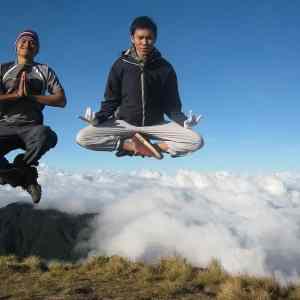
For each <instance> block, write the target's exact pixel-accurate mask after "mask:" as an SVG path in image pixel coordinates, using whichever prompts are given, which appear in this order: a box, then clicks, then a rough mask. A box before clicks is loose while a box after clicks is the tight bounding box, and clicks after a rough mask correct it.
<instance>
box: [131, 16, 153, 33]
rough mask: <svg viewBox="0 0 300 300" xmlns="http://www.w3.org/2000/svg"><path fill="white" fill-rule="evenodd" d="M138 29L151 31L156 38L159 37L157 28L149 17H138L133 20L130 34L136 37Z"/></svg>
mask: <svg viewBox="0 0 300 300" xmlns="http://www.w3.org/2000/svg"><path fill="white" fill-rule="evenodd" d="M137 29H150V30H151V31H152V32H153V34H154V37H155V38H156V37H157V26H156V24H155V23H154V22H153V21H152V19H151V18H149V17H147V16H141V17H137V18H135V19H134V20H133V22H132V23H131V25H130V34H131V35H134V33H135V31H136V30H137Z"/></svg>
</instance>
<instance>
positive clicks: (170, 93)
mask: <svg viewBox="0 0 300 300" xmlns="http://www.w3.org/2000/svg"><path fill="white" fill-rule="evenodd" d="M104 98H105V100H104V101H102V103H101V109H100V111H99V112H98V113H96V117H97V119H98V120H99V122H102V121H104V120H106V119H107V118H109V117H110V116H112V115H113V116H114V117H115V118H117V119H120V120H125V121H126V122H128V123H130V124H132V125H136V126H150V125H157V124H159V123H162V122H163V121H164V114H166V115H167V116H168V117H169V118H170V119H172V120H174V121H175V122H177V123H179V124H183V122H184V120H186V116H185V115H184V114H183V113H182V112H181V101H180V98H179V94H178V87H177V77H176V73H175V71H174V69H173V67H172V66H171V64H170V63H168V62H167V61H166V60H165V59H164V58H162V56H161V55H160V53H159V52H158V51H157V50H156V49H154V51H153V55H152V56H151V58H150V59H149V60H148V61H147V62H146V63H143V62H141V61H139V60H138V59H137V58H136V55H134V50H133V49H128V50H127V51H126V52H123V54H122V56H121V57H120V58H119V59H117V61H116V62H115V63H114V64H113V66H112V68H111V70H110V73H109V77H108V80H107V84H106V89H105V94H104Z"/></svg>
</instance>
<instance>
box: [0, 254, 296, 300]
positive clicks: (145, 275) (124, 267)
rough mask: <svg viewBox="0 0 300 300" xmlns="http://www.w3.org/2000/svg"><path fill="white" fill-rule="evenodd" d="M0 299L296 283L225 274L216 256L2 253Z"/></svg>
mask: <svg viewBox="0 0 300 300" xmlns="http://www.w3.org/2000/svg"><path fill="white" fill-rule="evenodd" d="M0 299H1V300H2V299H9V300H11V299H16V300H81V299H82V300H83V299H84V300H97V299H99V300H100V299H101V300H104V299H106V300H111V299H118V300H121V299H126V300H139V299H140V300H163V299H166V300H167V299H168V300H177V299H181V300H196V299H197V300H199V299H200V300H201V299H203V300H209V299H217V300H252V299H253V300H273V299H276V300H280V299H285V300H286V299H287V300H297V299H300V286H296V285H290V286H288V287H281V286H280V285H279V284H278V283H277V282H276V281H275V280H274V279H272V278H256V277H253V276H247V275H240V276H231V275H230V274H228V273H227V272H225V270H223V268H222V266H221V265H220V263H219V262H218V261H216V260H213V261H212V262H211V263H210V264H209V266H208V267H207V268H205V269H201V268H195V267H193V266H191V265H190V264H189V263H187V262H186V260H184V259H182V258H180V257H170V258H164V259H162V260H161V261H160V262H159V263H157V264H155V265H145V264H143V263H134V262H130V261H129V260H127V259H125V258H122V257H119V256H112V257H92V258H90V259H88V260H87V261H85V262H82V263H78V264H67V263H62V262H50V263H47V264H46V263H45V262H43V261H41V260H40V259H39V258H37V257H28V258H26V259H23V260H21V259H18V258H16V257H14V256H6V257H0Z"/></svg>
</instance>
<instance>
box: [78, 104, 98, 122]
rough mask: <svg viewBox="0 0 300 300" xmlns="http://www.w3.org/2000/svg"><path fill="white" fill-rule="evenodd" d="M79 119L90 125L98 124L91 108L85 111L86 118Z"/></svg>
mask: <svg viewBox="0 0 300 300" xmlns="http://www.w3.org/2000/svg"><path fill="white" fill-rule="evenodd" d="M79 118H80V119H81V120H83V121H85V122H88V123H90V124H94V123H96V121H97V120H96V118H95V113H94V112H93V111H92V109H91V108H90V107H87V108H86V110H85V114H84V117H82V116H79Z"/></svg>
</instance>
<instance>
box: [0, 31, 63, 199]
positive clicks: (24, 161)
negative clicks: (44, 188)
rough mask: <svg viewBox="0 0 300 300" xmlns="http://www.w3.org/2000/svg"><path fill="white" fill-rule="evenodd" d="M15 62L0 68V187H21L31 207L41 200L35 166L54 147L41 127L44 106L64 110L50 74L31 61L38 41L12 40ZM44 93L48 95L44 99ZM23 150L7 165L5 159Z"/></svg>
mask: <svg viewBox="0 0 300 300" xmlns="http://www.w3.org/2000/svg"><path fill="white" fill-rule="evenodd" d="M15 46H16V52H17V59H16V61H15V62H9V63H5V64H1V65H0V184H10V185H11V186H13V187H16V186H21V187H22V188H23V189H24V190H26V191H27V192H28V193H29V194H30V195H31V197H32V200H33V202H34V203H38V202H39V201H40V198H41V186H40V185H39V184H38V182H37V178H38V172H37V169H36V165H37V164H38V161H39V159H40V158H41V157H42V155H44V154H45V153H46V152H47V151H48V150H49V149H51V148H53V147H54V146H55V145H56V143H57V136H56V134H55V132H54V131H52V130H51V128H50V127H48V126H45V125H43V113H42V111H43V108H44V106H45V105H49V106H57V107H64V106H65V104H66V98H65V93H64V90H63V88H62V86H61V84H60V83H59V80H58V78H57V76H56V74H55V73H54V71H53V70H52V69H51V68H50V67H49V66H48V65H45V64H40V63H37V62H35V61H34V57H35V56H36V55H37V53H38V51H39V37H38V35H37V33H36V32H34V31H32V30H25V31H23V32H21V33H20V34H19V35H18V36H17V39H16V43H15ZM46 92H48V93H49V94H48V95H46ZM15 149H23V150H25V152H24V153H21V154H19V155H17V156H16V158H15V159H14V162H13V163H12V164H11V163H9V162H8V160H7V159H6V158H5V155H6V154H7V153H9V152H10V151H12V150H15Z"/></svg>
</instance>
